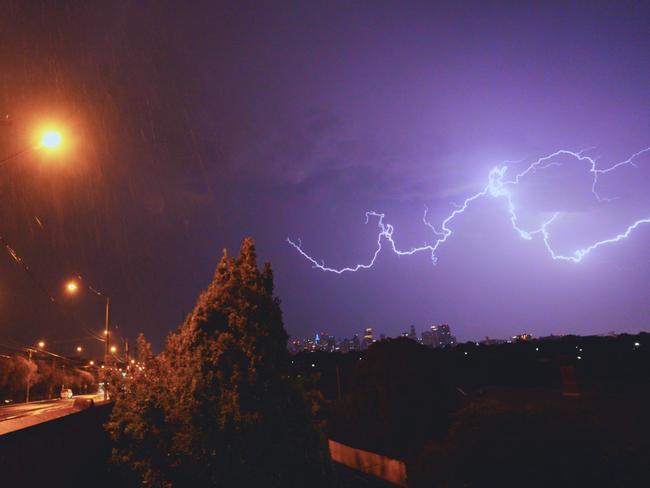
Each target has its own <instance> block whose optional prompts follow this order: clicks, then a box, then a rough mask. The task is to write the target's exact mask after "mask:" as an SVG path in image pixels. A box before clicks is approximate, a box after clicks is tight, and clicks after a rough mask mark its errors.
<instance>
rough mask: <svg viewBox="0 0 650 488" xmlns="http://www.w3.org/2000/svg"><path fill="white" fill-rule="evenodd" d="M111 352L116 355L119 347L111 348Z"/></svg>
mask: <svg viewBox="0 0 650 488" xmlns="http://www.w3.org/2000/svg"><path fill="white" fill-rule="evenodd" d="M111 352H112V353H113V354H115V353H116V352H117V347H115V346H111Z"/></svg>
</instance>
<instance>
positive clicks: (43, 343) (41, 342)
mask: <svg viewBox="0 0 650 488" xmlns="http://www.w3.org/2000/svg"><path fill="white" fill-rule="evenodd" d="M38 347H40V348H41V349H43V348H44V347H45V342H44V341H39V342H38Z"/></svg>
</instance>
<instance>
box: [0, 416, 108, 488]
mask: <svg viewBox="0 0 650 488" xmlns="http://www.w3.org/2000/svg"><path fill="white" fill-rule="evenodd" d="M111 408H112V404H106V405H100V406H97V407H94V408H88V409H86V410H81V411H77V412H76V413H72V414H69V415H66V416H64V417H61V418H57V419H53V420H50V421H49V422H43V423H41V424H38V425H34V426H32V427H27V428H25V429H21V430H17V431H14V432H10V433H8V434H4V435H2V436H0V487H2V488H4V487H5V486H6V487H14V486H16V487H30V486H92V487H94V488H98V487H100V488H102V487H104V486H113V488H115V485H114V483H113V484H108V483H107V482H108V481H109V480H108V479H107V478H108V476H107V466H108V464H107V462H108V458H109V456H110V454H111V442H110V439H109V438H108V435H107V434H106V432H105V431H104V429H103V427H102V425H103V424H104V423H105V422H106V421H107V420H108V416H109V414H110V411H111ZM105 483H106V484H105Z"/></svg>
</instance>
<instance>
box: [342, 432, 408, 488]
mask: <svg viewBox="0 0 650 488" xmlns="http://www.w3.org/2000/svg"><path fill="white" fill-rule="evenodd" d="M329 448H330V455H331V456H332V460H333V461H335V462H337V463H340V464H343V465H344V466H347V467H348V468H351V469H355V470H357V471H361V472H362V473H365V474H369V475H371V476H374V477H376V478H380V479H382V480H385V481H388V482H389V483H394V484H396V485H398V486H404V487H406V486H407V484H406V466H405V464H404V463H403V462H402V461H398V460H397V459H391V458H389V457H386V456H382V455H380V454H375V453H374V452H369V451H364V450H362V449H357V448H354V447H350V446H346V445H345V444H341V443H340V442H336V441H333V440H331V439H330V440H329Z"/></svg>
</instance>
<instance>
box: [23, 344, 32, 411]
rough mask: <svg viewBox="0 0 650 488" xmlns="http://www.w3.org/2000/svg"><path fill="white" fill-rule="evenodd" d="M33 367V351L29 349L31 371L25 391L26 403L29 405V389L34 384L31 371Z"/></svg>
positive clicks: (30, 371)
mask: <svg viewBox="0 0 650 488" xmlns="http://www.w3.org/2000/svg"><path fill="white" fill-rule="evenodd" d="M31 365H32V349H29V367H30V369H29V371H28V372H27V391H25V403H29V388H30V386H31V383H32V370H31Z"/></svg>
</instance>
